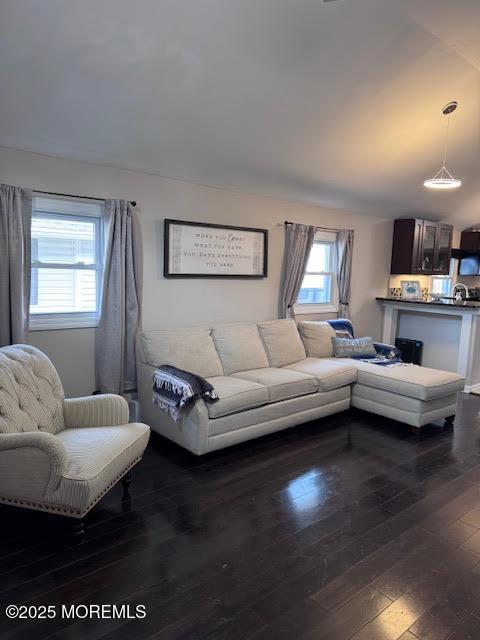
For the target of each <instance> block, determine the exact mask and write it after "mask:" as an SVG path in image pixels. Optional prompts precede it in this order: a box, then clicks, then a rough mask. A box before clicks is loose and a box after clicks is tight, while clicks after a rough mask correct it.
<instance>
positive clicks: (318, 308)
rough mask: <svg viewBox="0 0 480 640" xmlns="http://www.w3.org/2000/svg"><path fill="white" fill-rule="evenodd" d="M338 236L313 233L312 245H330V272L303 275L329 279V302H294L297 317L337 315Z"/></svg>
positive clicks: (329, 232)
mask: <svg viewBox="0 0 480 640" xmlns="http://www.w3.org/2000/svg"><path fill="white" fill-rule="evenodd" d="M337 237H338V234H337V232H336V231H320V230H318V231H317V232H316V233H315V238H314V240H313V243H314V244H330V245H332V254H331V263H330V269H331V271H307V270H306V271H305V275H319V276H330V277H331V299H330V301H329V302H304V303H302V302H296V303H295V305H294V307H293V311H294V314H295V315H296V316H298V315H311V314H321V313H337V312H338V287H337V272H336V265H335V245H336V242H337Z"/></svg>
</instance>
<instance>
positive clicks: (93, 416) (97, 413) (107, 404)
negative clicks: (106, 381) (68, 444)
mask: <svg viewBox="0 0 480 640" xmlns="http://www.w3.org/2000/svg"><path fill="white" fill-rule="evenodd" d="M63 416H64V420H65V428H66V429H70V428H78V427H112V426H113V427H116V426H120V425H122V424H128V421H129V412H128V402H127V401H126V400H125V398H122V396H117V395H114V394H112V393H105V394H101V395H97V396H86V397H84V398H69V399H67V400H64V403H63Z"/></svg>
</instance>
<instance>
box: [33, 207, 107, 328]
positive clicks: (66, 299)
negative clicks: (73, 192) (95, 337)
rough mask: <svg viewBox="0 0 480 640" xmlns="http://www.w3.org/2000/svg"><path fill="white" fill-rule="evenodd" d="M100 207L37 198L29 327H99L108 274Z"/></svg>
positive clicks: (34, 212) (34, 219)
mask: <svg viewBox="0 0 480 640" xmlns="http://www.w3.org/2000/svg"><path fill="white" fill-rule="evenodd" d="M102 213H103V207H102V205H101V204H100V203H91V202H88V203H87V202H84V201H81V200H75V199H72V200H69V199H63V198H62V199H60V198H53V197H52V198H48V197H47V198H45V197H34V200H33V216H32V274H31V276H32V277H31V296H30V328H32V329H49V328H70V327H84V326H95V325H96V324H97V322H98V312H99V306H100V294H101V284H102V274H103V242H104V240H103V221H102V220H103V219H102Z"/></svg>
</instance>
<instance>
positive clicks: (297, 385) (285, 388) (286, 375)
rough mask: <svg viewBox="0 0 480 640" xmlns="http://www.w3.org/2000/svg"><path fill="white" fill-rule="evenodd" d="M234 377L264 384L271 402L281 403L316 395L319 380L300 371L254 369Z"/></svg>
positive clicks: (235, 374) (236, 374) (241, 372)
mask: <svg viewBox="0 0 480 640" xmlns="http://www.w3.org/2000/svg"><path fill="white" fill-rule="evenodd" d="M233 377H235V378H242V379H244V380H252V381H253V382H258V383H259V384H263V385H265V386H266V387H267V388H268V396H269V400H270V402H280V401H281V400H288V399H289V398H298V397H299V396H305V395H307V394H309V393H315V392H316V391H317V389H318V382H317V379H316V378H315V377H314V376H312V375H310V374H308V373H301V372H300V371H293V370H291V369H275V368H271V367H269V368H267V369H252V370H251V371H240V372H239V373H234V374H233Z"/></svg>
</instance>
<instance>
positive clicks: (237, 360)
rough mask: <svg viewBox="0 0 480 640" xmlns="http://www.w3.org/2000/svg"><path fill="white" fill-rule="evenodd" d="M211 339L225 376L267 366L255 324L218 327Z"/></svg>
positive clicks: (265, 355) (264, 352) (266, 359)
mask: <svg viewBox="0 0 480 640" xmlns="http://www.w3.org/2000/svg"><path fill="white" fill-rule="evenodd" d="M212 337H213V341H214V343H215V346H216V348H217V352H218V355H219V356H220V360H221V362H222V365H223V370H224V372H225V375H226V376H229V375H230V374H232V373H237V372H238V371H247V370H248V369H263V368H265V367H268V366H269V364H268V358H267V354H266V351H265V349H264V347H263V343H262V340H261V338H260V335H259V333H258V327H257V325H256V324H230V325H219V326H217V327H214V328H213V330H212Z"/></svg>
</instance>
